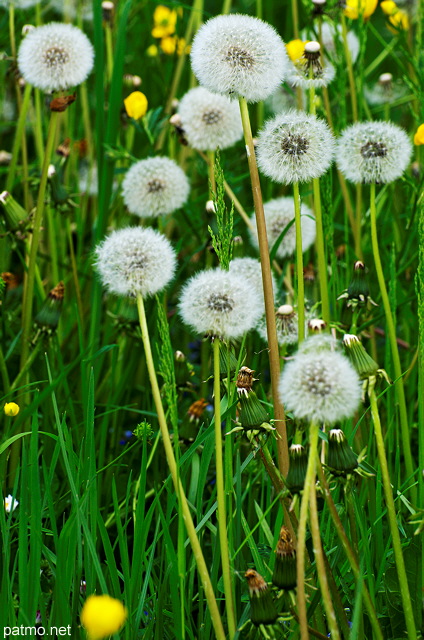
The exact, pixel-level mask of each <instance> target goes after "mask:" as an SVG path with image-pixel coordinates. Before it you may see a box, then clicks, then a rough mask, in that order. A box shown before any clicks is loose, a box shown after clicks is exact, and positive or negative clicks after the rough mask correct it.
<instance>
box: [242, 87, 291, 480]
mask: <svg viewBox="0 0 424 640" xmlns="http://www.w3.org/2000/svg"><path fill="white" fill-rule="evenodd" d="M239 103H240V114H241V120H242V123H243V131H244V140H245V143H246V151H247V160H248V163H249V172H250V180H251V183H252V192H253V203H254V206H255V216H256V227H257V231H258V242H259V255H260V259H261V269H262V285H263V290H264V300H265V317H266V328H267V336H268V348H269V365H270V374H271V387H272V399H273V403H274V416H275V421H276V427H277V431H278V434H279V438H278V440H277V450H278V466H279V469H280V471H281V473H282V474H283V476H286V475H287V472H288V469H289V452H288V441H287V430H286V418H285V413H284V407H283V405H282V403H281V401H280V398H279V394H278V383H279V379H280V356H279V348H278V340H277V328H276V324H275V308H274V293H273V290H272V277H271V265H270V260H269V248H268V237H267V233H266V224H265V214H264V205H263V201H262V193H261V184H260V181H259V173H258V166H257V164H256V156H255V148H254V145H253V136H252V129H251V126H250V118H249V110H248V107H247V102H246V100H245V98H239Z"/></svg>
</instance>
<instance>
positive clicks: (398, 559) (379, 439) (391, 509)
mask: <svg viewBox="0 0 424 640" xmlns="http://www.w3.org/2000/svg"><path fill="white" fill-rule="evenodd" d="M369 399H370V408H371V416H372V421H373V423H374V433H375V439H376V443H377V454H378V460H379V462H380V469H381V479H382V481H383V489H384V497H385V500H386V507H387V516H388V519H389V525H390V532H391V534H392V544H393V553H394V557H395V564H396V570H397V574H398V579H399V586H400V595H401V598H402V606H403V613H404V615H405V623H406V628H407V632H408V639H409V640H416V638H417V631H416V628H415V621H414V613H413V610H412V603H411V596H410V593H409V586H408V579H407V576H406V570H405V562H404V559H403V554H402V544H401V541H400V535H399V529H398V523H397V520H396V509H395V502H394V500H393V493H392V485H391V483H390V475H389V468H388V465H387V458H386V452H385V450H384V439H383V432H382V429H381V422H380V415H379V413H378V403H377V397H376V395H375V390H374V388H372V390H371V392H370V393H369Z"/></svg>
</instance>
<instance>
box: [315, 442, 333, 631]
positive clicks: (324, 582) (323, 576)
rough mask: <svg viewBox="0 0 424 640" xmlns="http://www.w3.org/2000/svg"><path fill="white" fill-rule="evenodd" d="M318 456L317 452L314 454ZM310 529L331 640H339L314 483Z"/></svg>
mask: <svg viewBox="0 0 424 640" xmlns="http://www.w3.org/2000/svg"><path fill="white" fill-rule="evenodd" d="M316 455H318V452H316ZM309 513H310V527H311V534H312V540H313V543H314V556H315V562H316V566H317V573H318V580H319V584H320V588H321V596H322V602H323V604H324V609H325V613H326V615H327V623H328V627H329V629H330V633H331V638H333V639H334V640H340V631H339V628H338V625H337V620H336V613H335V611H334V607H333V603H332V601H331V594H330V589H329V586H328V579H327V572H326V570H325V562H324V554H323V551H322V545H321V535H320V531H319V520H318V509H317V494H316V489H315V482H312V483H311V488H310V504H309Z"/></svg>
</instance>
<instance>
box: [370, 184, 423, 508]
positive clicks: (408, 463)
mask: <svg viewBox="0 0 424 640" xmlns="http://www.w3.org/2000/svg"><path fill="white" fill-rule="evenodd" d="M370 188H371V190H370V222H371V242H372V250H373V254H374V262H375V270H376V272H377V279H378V284H379V287H380V293H381V298H382V300H383V307H384V313H385V315H386V323H387V331H388V334H389V340H390V347H391V352H392V358H393V367H394V371H395V378H396V382H395V390H396V395H397V400H398V403H399V415H400V428H401V434H402V445H403V453H404V456H405V467H406V475H407V477H408V478H411V477H412V476H413V475H414V466H413V461H412V454H411V444H410V433H409V428H408V413H407V409H406V399H405V388H404V385H403V379H402V367H401V363H400V357H399V350H398V346H397V341H396V328H395V323H394V320H393V315H392V310H391V308H390V301H389V295H388V293H387V288H386V281H385V279H384V273H383V267H382V264H381V259H380V251H379V248H378V238H377V209H376V203H375V183H373V184H371V185H370ZM415 493H416V491H415V487H412V488H411V496H412V497H413V501H415Z"/></svg>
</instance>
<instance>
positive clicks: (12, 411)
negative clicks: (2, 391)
mask: <svg viewBox="0 0 424 640" xmlns="http://www.w3.org/2000/svg"><path fill="white" fill-rule="evenodd" d="M19 410H20V407H19V405H18V404H16V402H6V404H5V405H4V413H5V415H6V416H9V418H14V417H15V416H17V415H18V413H19Z"/></svg>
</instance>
